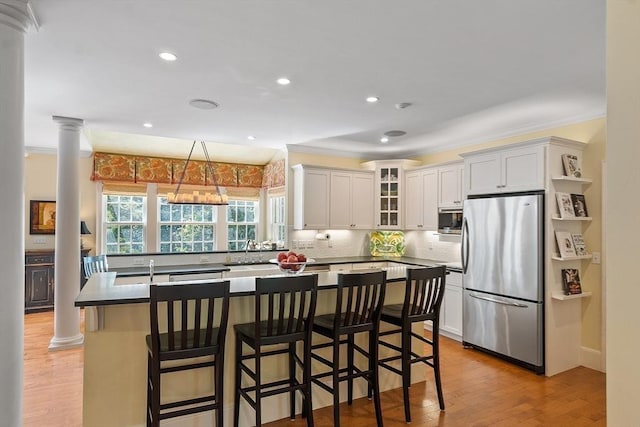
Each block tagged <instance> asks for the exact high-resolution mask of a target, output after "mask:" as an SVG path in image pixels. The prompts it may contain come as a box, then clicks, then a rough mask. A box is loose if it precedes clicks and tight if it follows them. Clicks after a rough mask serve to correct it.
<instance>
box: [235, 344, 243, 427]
mask: <svg viewBox="0 0 640 427" xmlns="http://www.w3.org/2000/svg"><path fill="white" fill-rule="evenodd" d="M235 355H236V357H235V362H236V363H235V395H234V397H233V425H234V427H238V424H239V423H240V387H241V386H242V383H241V380H242V378H241V377H242V370H241V369H240V363H242V341H241V340H240V338H238V336H237V335H236V351H235Z"/></svg>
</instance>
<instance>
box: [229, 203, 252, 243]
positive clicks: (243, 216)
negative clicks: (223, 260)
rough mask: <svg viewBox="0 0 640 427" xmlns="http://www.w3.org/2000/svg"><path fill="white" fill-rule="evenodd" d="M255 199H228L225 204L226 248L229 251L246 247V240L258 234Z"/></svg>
mask: <svg viewBox="0 0 640 427" xmlns="http://www.w3.org/2000/svg"><path fill="white" fill-rule="evenodd" d="M258 206H259V202H258V201H257V200H229V206H227V248H228V250H231V251H236V250H244V249H246V245H247V240H256V236H257V235H258V221H259V212H258Z"/></svg>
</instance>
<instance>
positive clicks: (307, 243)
mask: <svg viewBox="0 0 640 427" xmlns="http://www.w3.org/2000/svg"><path fill="white" fill-rule="evenodd" d="M304 247H305V248H307V249H313V240H307V241H306V242H305V245H304Z"/></svg>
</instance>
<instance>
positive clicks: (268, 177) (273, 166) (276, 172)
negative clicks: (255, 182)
mask: <svg viewBox="0 0 640 427" xmlns="http://www.w3.org/2000/svg"><path fill="white" fill-rule="evenodd" d="M284 183H285V175H284V159H281V160H278V161H276V162H273V163H268V164H266V165H265V166H264V174H263V175H262V186H263V187H265V188H272V187H282V186H283V185H284Z"/></svg>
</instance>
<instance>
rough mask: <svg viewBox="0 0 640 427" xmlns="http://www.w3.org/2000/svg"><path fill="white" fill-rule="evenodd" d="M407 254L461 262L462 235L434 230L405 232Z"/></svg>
mask: <svg viewBox="0 0 640 427" xmlns="http://www.w3.org/2000/svg"><path fill="white" fill-rule="evenodd" d="M405 244H406V245H407V251H406V253H405V255H406V256H410V257H416V258H427V259H434V260H438V261H445V262H460V235H446V234H438V233H436V232H433V231H407V232H405Z"/></svg>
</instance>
